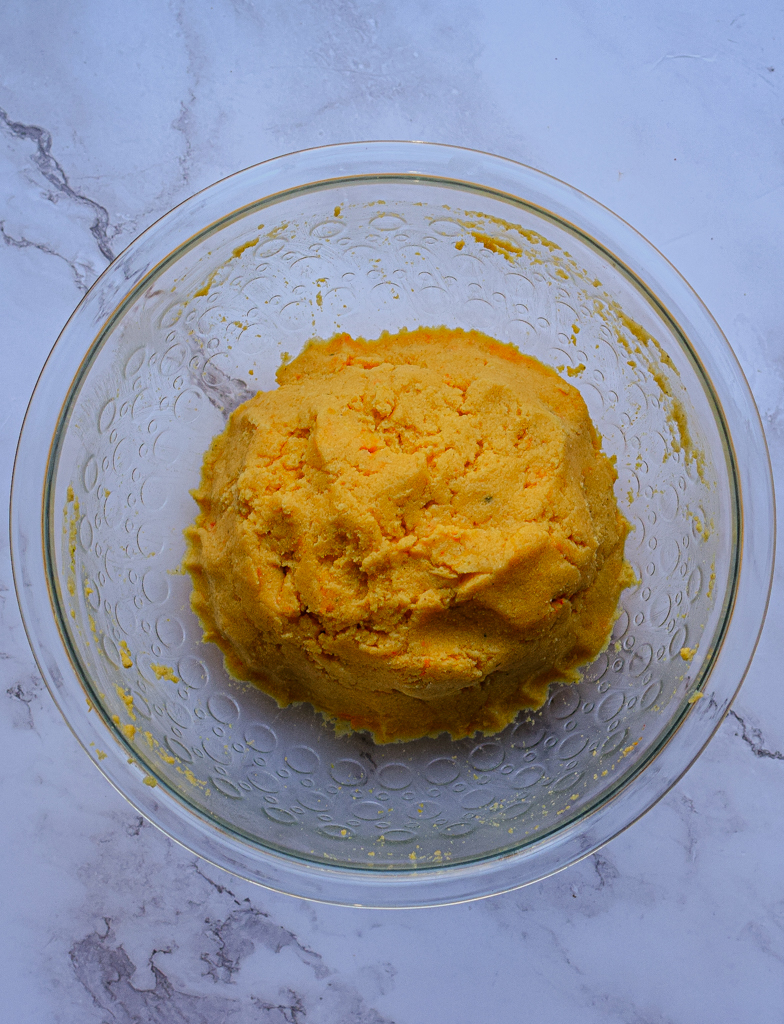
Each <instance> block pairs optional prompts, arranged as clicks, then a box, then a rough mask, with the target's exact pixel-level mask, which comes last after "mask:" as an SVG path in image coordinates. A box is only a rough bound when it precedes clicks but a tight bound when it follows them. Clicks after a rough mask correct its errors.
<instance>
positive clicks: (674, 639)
mask: <svg viewBox="0 0 784 1024" xmlns="http://www.w3.org/2000/svg"><path fill="white" fill-rule="evenodd" d="M440 324H446V325H448V326H456V327H463V328H474V329H479V330H481V331H484V332H486V333H487V334H490V335H492V336H494V337H496V338H498V339H500V340H502V341H509V342H514V343H515V344H516V345H518V346H519V348H520V349H522V350H523V351H525V352H528V353H531V354H532V355H534V356H536V357H538V358H539V359H541V360H543V361H544V362H546V363H549V364H551V365H553V366H556V367H557V368H558V369H559V371H560V372H561V373H563V374H564V376H565V377H566V379H568V380H570V381H571V382H572V383H573V384H574V385H575V386H576V387H577V388H579V389H580V391H581V392H582V394H583V396H584V398H585V400H586V402H587V404H588V407H589V410H590V412H591V415H592V417H593V418H594V421H595V423H596V424H597V426H598V428H599V430H600V431H601V434H602V437H603V442H604V448H605V451H607V452H608V453H609V454H610V455H612V456H614V457H615V458H616V460H617V468H618V481H617V486H616V493H617V496H618V500H619V503H620V507H621V509H622V511H623V512H624V513H625V514H626V516H627V517H628V518H629V520H630V522H631V523H632V524H633V526H634V530H633V532H632V533H631V535H630V536H629V539H628V541H627V557H628V558H629V560H630V561H631V563H632V565H633V567H634V570H635V573H636V576H637V579H638V583H637V585H636V586H635V587H633V588H631V589H629V590H627V591H626V592H625V593H624V595H623V600H622V610H621V614H620V617H619V618H618V621H617V623H616V626H615V630H614V633H613V639H612V642H611V644H610V647H609V648H608V650H607V651H606V653H605V654H602V655H601V656H600V657H599V658H598V659H597V660H596V661H595V662H594V663H593V664H591V665H590V666H588V667H587V668H586V669H585V670H584V672H583V678H582V681H581V682H580V683H579V684H576V685H563V686H554V687H553V688H552V690H551V693H550V698H549V700H548V702H547V704H546V705H545V707H544V708H542V709H541V710H540V711H538V712H536V713H522V714H521V715H520V716H519V717H518V719H517V721H516V722H515V723H514V724H513V725H511V726H510V727H508V728H507V729H506V730H505V731H504V732H503V733H501V734H499V735H496V736H489V737H478V738H476V739H474V740H471V741H468V740H466V741H460V742H453V741H451V740H449V739H448V738H445V737H442V738H440V739H427V740H420V741H417V742H412V743H400V744H392V745H384V746H376V745H374V743H373V742H372V741H371V740H370V739H369V738H368V736H367V735H364V734H351V735H343V736H336V735H335V733H334V731H333V730H332V728H330V727H329V726H328V725H326V724H325V723H324V722H323V720H322V719H321V718H320V717H319V716H318V715H316V714H315V713H314V712H313V711H312V710H311V709H310V708H309V707H307V706H292V707H289V708H286V709H285V710H281V709H280V708H278V706H277V705H276V704H275V703H274V702H273V701H272V700H271V699H270V698H268V697H266V696H265V695H264V694H262V693H261V692H260V691H258V690H257V689H255V688H254V687H253V686H250V685H248V684H243V683H240V682H237V681H236V680H233V679H231V678H230V677H229V676H228V675H227V674H226V672H225V671H224V668H223V663H222V658H221V656H220V654H219V652H218V650H217V649H216V648H215V647H214V646H212V645H209V644H204V643H202V641H201V630H200V627H199V624H198V622H197V621H196V619H195V617H194V616H193V614H192V613H191V610H190V607H189V594H190V580H189V578H188V577H187V576H185V575H183V573H182V570H181V568H180V564H181V559H182V556H183V552H184V541H183V536H182V531H183V528H184V527H185V526H186V525H187V524H188V523H189V522H191V521H192V520H193V518H194V516H195V513H196V506H195V503H194V502H193V500H192V498H191V497H190V494H189V489H190V488H193V487H194V486H195V485H196V484H197V482H198V479H199V472H200V466H201V460H202V455H203V453H204V451H205V449H206V448H207V446H208V444H209V442H210V439H211V438H212V437H213V436H214V435H215V434H216V433H218V432H219V431H220V430H221V429H222V428H223V425H224V422H225V419H226V416H227V415H228V413H229V412H230V411H231V410H232V409H233V408H235V407H236V406H237V405H238V404H239V403H240V402H242V401H244V400H245V399H246V398H248V397H250V396H251V395H252V394H253V393H254V392H255V391H256V390H257V389H258V388H263V389H268V388H272V387H274V386H275V379H274V374H275V370H276V368H277V367H278V365H279V364H280V361H281V359H282V358H284V353H288V354H289V355H291V356H293V355H295V354H296V353H297V352H298V351H299V350H300V349H301V348H302V346H303V345H304V344H305V343H306V342H307V341H308V340H309V339H310V338H312V337H321V338H327V337H329V336H331V335H332V334H334V333H335V332H336V331H338V330H341V331H348V332H349V333H351V334H352V335H361V336H364V337H366V338H374V337H377V336H378V335H379V334H380V333H381V332H382V331H384V330H388V331H397V330H399V329H401V328H402V327H408V328H413V327H416V326H419V325H425V326H435V325H440ZM749 513H750V515H749ZM773 531H774V516H773V493H772V483H771V474H770V468H769V463H768V459H767V451H766V447H765V440H764V435H763V432H762V428H761V425H760V421H759V417H758V415H757V412H756V409H755V406H754V403H753V400H752V397H751V394H750V392H749V389H748V386H747V384H746V382H745V380H744V378H743V375H742V373H741V370H740V368H739V366H738V364H737V362H736V360H735V358H734V356H733V354H732V352H731V350H730V348H729V346H728V344H727V342H726V340H725V339H724V337H723V335H722V333H721V331H720V330H719V328H718V326H717V325H716V323H715V322H714V321H713V319H712V318H711V317H710V315H709V314H708V312H707V310H706V309H705V308H704V306H703V305H702V304H701V303H700V301H699V299H698V298H697V297H696V296H695V294H694V293H693V292H692V291H691V289H690V288H689V287H688V285H687V284H686V283H685V282H684V281H683V279H682V278H681V277H680V276H679V275H678V273H677V272H676V271H675V270H674V269H673V268H672V267H671V266H670V264H669V263H667V261H666V260H665V259H664V258H663V257H662V256H661V255H660V254H659V253H658V252H657V251H656V250H655V249H654V248H653V247H652V246H651V245H650V244H649V243H648V242H646V241H645V240H644V239H643V238H642V237H641V236H640V235H638V234H637V233H636V232H635V231H634V230H633V229H632V228H630V227H629V226H628V225H627V224H625V223H624V222H623V221H621V220H620V219H618V218H617V217H616V216H615V215H613V214H612V213H610V212H609V211H608V210H606V209H605V208H604V207H602V206H600V205H599V204H597V203H596V202H594V201H593V200H591V199H589V198H587V197H586V196H585V195H583V194H581V193H580V192H578V191H576V190H575V189H573V188H570V187H569V186H568V185H565V184H564V183H562V182H559V181H557V180H555V179H553V178H550V177H547V176H546V175H544V174H542V173H540V172H538V171H535V170H532V169H531V168H529V167H525V166H522V165H520V164H516V163H512V162H511V161H508V160H503V159H500V158H498V157H494V156H489V155H487V154H483V153H477V152H472V151H468V150H461V149H455V148H452V147H447V146H434V145H426V144H420V143H399V142H376V143H362V144H352V145H345V146H334V147H327V148H322V149H316V150H309V151H306V152H302V153H294V154H291V155H289V156H284V157H280V158H277V159H275V160H271V161H268V162H267V163H264V164H260V165H258V166H256V167H251V168H249V169H247V170H244V171H242V172H240V173H238V174H235V175H233V176H232V177H230V178H227V179H225V180H223V181H220V182H218V183H217V184H215V185H213V186H211V187H210V188H208V189H206V190H205V191H203V192H201V193H199V194H198V195H196V196H194V197H193V198H191V199H189V200H188V201H187V202H185V203H183V204H182V205H181V206H179V207H177V208H176V209H174V210H172V211H171V212H170V213H168V214H167V215H166V216H165V217H163V218H162V219H161V220H160V221H158V222H157V223H156V224H154V225H153V226H152V227H151V228H149V229H148V230H147V231H146V232H144V234H142V235H141V236H140V237H139V238H138V239H136V241H135V242H133V243H132V244H131V245H130V246H129V247H128V249H126V251H125V252H124V253H123V254H122V255H121V256H120V257H118V259H116V260H115V261H114V263H112V265H111V266H110V267H109V268H108V269H107V270H106V272H105V273H104V274H103V276H102V277H101V278H100V279H99V280H98V281H97V282H96V284H95V285H94V286H93V288H92V289H91V290H90V292H89V293H88V294H87V295H86V296H85V298H84V299H83V301H82V302H81V304H80V305H79V307H78V308H77V310H76V311H75V313H74V314H73V316H72V317H71V319H70V320H69V322H68V324H67V325H66V327H65V329H64V330H63V332H62V334H61V336H60V338H59V340H58V341H57V344H56V345H55V347H54V349H53V351H52V353H51V355H50V357H49V360H48V362H47V363H46V366H45V368H44V370H43V372H42V374H41V378H40V380H39V382H38V385H37V387H36V389H35V393H34V395H33V397H32V400H31V403H30V407H29V409H28V412H27V416H26V419H25V423H24V427H23V430H22V435H21V438H20V442H19V448H18V453H17V459H16V466H15V473H14V483H13V496H12V519H11V534H12V549H13V560H14V576H15V581H16V586H17V593H18V596H19V601H20V605H21V608H22V614H23V616H24V621H25V625H26V628H27V631H28V636H29V638H30V642H31V645H32V647H33V650H34V653H35V656H36V658H37V661H38V664H39V667H40V669H41V672H42V674H43V676H44V678H45V680H46V682H47V684H48V686H49V688H50V690H51V692H52V695H53V697H54V699H55V701H56V702H57V704H58V705H59V707H60V709H61V710H62V712H63V714H64V716H65V718H66V720H67V721H68V723H69V725H70V726H71V728H72V729H73V731H74V733H75V734H76V736H77V737H78V739H79V740H80V741H81V743H82V744H83V746H84V747H85V749H86V751H87V752H88V753H89V755H90V757H92V758H93V760H94V761H95V762H96V764H97V765H98V767H99V768H100V769H101V771H103V773H104V774H105V775H106V776H107V778H109V779H110V781H111V782H112V783H113V784H114V785H115V786H116V787H117V789H119V790H120V792H121V793H123V794H124V795H125V796H126V797H127V798H128V800H130V801H131V803H132V804H133V805H134V806H135V807H136V808H137V809H138V810H139V811H140V812H141V813H142V814H144V815H145V816H146V817H147V818H148V819H149V820H150V821H152V822H154V823H155V824H157V825H158V826H160V827H161V828H162V829H163V830H164V831H165V832H167V833H168V834H169V835H170V836H172V837H173V838H174V839H176V840H178V841H179V842H181V843H182V844H184V845H185V846H186V847H188V848H189V849H191V850H193V851H194V852H195V853H197V854H199V855H200V856H202V857H205V858H206V859H208V860H210V861H213V862H214V863H216V864H219V865H220V866H222V867H224V868H226V869H228V870H229V871H233V872H236V873H237V874H239V875H241V876H243V877H245V878H247V879H250V880H252V881H255V882H259V883H261V884H263V885H266V886H269V887H270V888H273V889H277V890H281V891H284V892H288V893H291V894H295V895H297V896H303V897H308V898H313V899H318V900H325V901H331V902H337V903H344V904H357V905H371V906H389V907H404V906H421V905H429V904H439V903H447V902H454V901H459V900H465V899H471V898H475V897H479V896H485V895H489V894H491V893H495V892H499V891H502V890H506V889H510V888H514V887H517V886H521V885H525V884H527V883H530V882H532V881H534V880H536V879H539V878H542V877H543V876H545V875H547V874H549V873H551V872H553V871H556V870H558V869H560V868H562V867H564V866H565V865H567V864H570V863H572V862H574V861H575V860H577V859H579V858H580V857H583V856H585V855H587V854H589V853H591V852H592V851H593V850H595V849H596V848H597V847H598V846H600V845H601V844H602V843H604V842H606V841H607V840H608V839H610V838H611V837H612V836H614V835H615V834H617V833H618V832H619V831H620V830H622V829H623V828H625V827H626V826H627V825H629V823H630V822H632V821H633V820H635V819H636V818H637V817H638V816H639V815H640V814H642V813H643V812H644V811H645V810H646V809H647V808H649V807H650V806H651V805H652V804H653V803H654V802H655V801H656V800H657V799H659V798H660V797H661V796H662V795H663V794H664V793H665V792H666V791H667V789H668V788H669V787H670V786H672V785H673V783H674V782H675V781H676V780H677V779H678V778H679V777H680V775H681V774H682V773H683V772H684V771H685V770H686V769H687V768H688V767H689V765H690V764H691V763H692V762H693V760H694V759H695V758H696V757H697V755H698V754H699V753H700V751H701V750H702V749H703V747H704V746H705V744H706V743H707V742H708V740H709V738H710V737H711V735H712V733H713V732H714V730H715V729H716V728H717V726H718V724H719V722H720V721H721V719H722V717H723V715H724V714H725V713H726V711H727V709H728V707H729V705H730V702H731V700H732V699H733V697H734V695H735V693H736V692H737V689H738V687H739V685H740V682H741V680H742V677H743V675H744V672H745V670H746V668H747V666H748V663H749V661H750V658H751V656H752V653H753V650H754V646H755V644H756V640H757V637H758V635H759V631H760V629H761V626H762V621H763V618H764V613H765V608H766V603H767V598H768V593H769V588H770V581H771V571H772V562H773Z"/></svg>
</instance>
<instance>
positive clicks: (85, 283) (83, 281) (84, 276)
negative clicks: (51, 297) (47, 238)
mask: <svg viewBox="0 0 784 1024" xmlns="http://www.w3.org/2000/svg"><path fill="white" fill-rule="evenodd" d="M0 238H2V239H3V241H4V242H5V244H6V245H9V246H11V247H12V248H14V249H37V250H38V252H42V253H44V254H45V255H47V256H56V257H57V259H58V260H62V261H63V262H64V263H66V264H67V265H68V266H69V267H70V268H71V272H72V273H73V276H74V282H75V284H76V287H77V288H78V289H79V291H80V292H86V291H87V289H88V288H89V287H90V285H91V284H92V280H91V278H92V274H89V273H85V272H84V270H82V268H81V267H80V266H79V264H78V263H76V262H75V261H74V260H69V259H68V257H67V256H63V254H62V253H60V252H57V250H56V249H52V248H51V246H48V245H45V244H44V243H43V242H31V241H30V240H29V239H28V238H14V237H13V236H12V235H9V234H8V232H7V231H6V229H5V221H2V220H0Z"/></svg>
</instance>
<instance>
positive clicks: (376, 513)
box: [185, 327, 632, 742]
mask: <svg viewBox="0 0 784 1024" xmlns="http://www.w3.org/2000/svg"><path fill="white" fill-rule="evenodd" d="M277 377H278V383H279V387H278V389H277V390H274V391H269V392H259V394H257V395H256V396H255V397H254V398H252V399H251V400H250V401H248V402H246V403H245V404H244V405H242V406H241V407H240V408H239V409H237V410H236V411H235V412H234V413H233V414H232V416H231V417H230V419H229V421H228V424H227V426H226V429H225V431H224V432H223V433H222V434H220V435H219V436H218V437H216V438H215V440H214V441H213V443H212V446H211V447H210V449H209V451H208V452H207V454H206V455H205V459H204V465H203V470H202V480H201V484H200V486H199V488H198V490H197V491H195V492H194V497H195V498H196V501H197V503H198V505H199V509H200V511H199V515H198V517H197V519H196V522H195V524H194V525H193V526H191V527H189V528H188V529H187V530H186V539H187V542H188V550H187V553H186V558H185V566H186V568H187V569H188V571H189V572H190V574H191V577H192V579H193V585H194V589H193V594H192V599H191V603H192V607H193V609H194V611H195V612H196V614H197V615H198V616H199V618H200V620H201V622H202V625H203V628H204V638H205V640H208V641H214V642H215V643H217V644H219V646H220V647H221V649H222V651H223V653H224V656H225V661H226V665H227V668H228V670H229V671H230V672H231V673H232V674H233V675H234V676H236V677H238V678H242V679H248V680H252V681H254V682H255V683H257V684H258V685H259V686H260V687H261V688H262V689H263V690H265V691H266V692H268V693H269V694H271V695H272V696H273V697H274V698H275V699H276V700H277V701H278V702H279V703H280V704H281V705H286V704H289V703H291V702H293V701H307V702H309V703H311V704H312V705H314V706H315V707H316V708H317V709H318V710H320V711H322V712H323V713H324V714H326V715H327V716H328V717H329V718H332V719H334V720H336V721H337V722H338V723H344V724H345V725H347V726H349V727H351V728H354V729H366V730H369V731H370V732H371V733H373V735H374V738H375V739H376V741H377V742H390V741H393V740H399V739H412V738H416V737H419V736H424V735H437V734H439V733H441V732H449V733H450V734H451V735H452V736H453V737H454V738H458V737H463V736H467V735H472V734H473V733H475V732H477V731H481V732H484V733H494V732H497V731H499V730H500V729H502V728H503V727H504V726H505V725H507V724H508V723H509V722H510V721H512V720H513V719H514V717H515V716H516V714H517V712H518V711H519V710H521V709H522V708H537V707H539V706H541V705H542V704H543V703H544V701H545V699H546V696H547V690H548V687H549V684H550V683H551V682H554V681H567V682H568V681H575V680H576V679H577V678H578V675H577V669H578V667H579V666H580V665H583V664H585V663H587V662H590V661H591V660H593V659H594V658H595V657H596V656H597V655H598V654H599V653H600V651H601V650H602V649H603V648H604V647H605V646H606V644H607V642H608V639H609V636H610V632H611V629H612V624H613V621H614V619H615V617H616V613H617V605H618V600H619V596H620V593H621V591H622V589H623V588H624V587H625V586H628V585H629V584H630V583H631V582H632V574H631V571H630V569H629V567H628V565H627V563H626V562H625V561H624V557H623V547H624V539H625V537H626V534H627V532H628V524H627V523H626V520H625V519H624V518H623V516H622V515H621V514H620V512H619V511H618V506H617V503H616V500H615V496H614V493H613V483H614V481H615V478H616V473H615V469H614V467H613V465H612V463H611V461H610V459H608V458H607V457H606V456H605V455H604V454H603V453H602V451H601V441H600V438H599V436H598V434H597V432H596V430H595V429H594V427H593V425H592V423H591V420H590V417H589V415H588V411H587V409H586V406H585V403H584V402H583V399H582V398H581V396H580V394H579V392H578V391H577V389H576V388H574V387H572V386H571V385H570V384H568V383H567V382H565V381H563V380H562V379H561V378H560V377H559V376H558V375H557V374H556V373H555V371H554V370H551V369H550V368H548V367H546V366H544V365H543V364H542V363H540V362H538V361H537V360H535V359H533V358H531V357H529V356H525V355H522V354H521V353H520V352H519V351H518V350H517V349H516V348H514V347H513V346H511V345H503V344H501V343H499V342H497V341H494V340H492V339H491V338H488V337H486V336H485V335H482V334H479V333H477V332H464V331H460V330H453V329H447V328H443V327H442V328H419V329H417V330H415V331H410V332H406V331H404V332H401V333H400V334H398V335H382V337H381V338H380V339H378V340H377V341H373V342H366V341H363V340H361V339H357V340H354V339H352V338H350V337H349V336H348V335H338V336H336V337H335V338H333V339H332V340H331V341H329V342H314V343H311V344H310V345H309V346H308V347H307V348H305V350H304V351H303V352H302V353H301V354H300V355H299V356H298V357H297V358H296V359H295V360H293V362H291V363H289V364H288V365H286V366H283V367H281V368H280V370H279V371H278V375H277Z"/></svg>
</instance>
